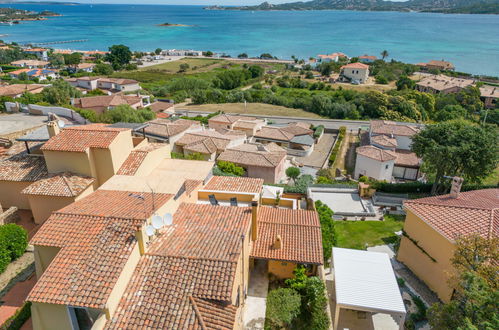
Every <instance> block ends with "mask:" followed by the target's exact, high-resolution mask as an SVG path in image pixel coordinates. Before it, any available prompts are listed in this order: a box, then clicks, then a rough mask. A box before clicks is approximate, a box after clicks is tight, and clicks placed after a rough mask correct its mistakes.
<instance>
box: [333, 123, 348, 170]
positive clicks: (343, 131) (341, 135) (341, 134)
mask: <svg viewBox="0 0 499 330" xmlns="http://www.w3.org/2000/svg"><path fill="white" fill-rule="evenodd" d="M346 131H347V128H346V127H345V126H341V127H340V132H339V134H338V138H337V139H336V143H335V145H334V148H333V151H332V152H331V155H330V156H329V165H331V166H332V165H333V164H334V161H335V160H336V156H337V154H338V151H339V150H340V147H341V143H342V142H343V139H344V138H345V134H346Z"/></svg>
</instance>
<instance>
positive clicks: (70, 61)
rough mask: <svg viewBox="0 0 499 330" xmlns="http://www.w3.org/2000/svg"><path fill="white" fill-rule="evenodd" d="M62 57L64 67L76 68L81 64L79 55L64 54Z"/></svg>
mask: <svg viewBox="0 0 499 330" xmlns="http://www.w3.org/2000/svg"><path fill="white" fill-rule="evenodd" d="M63 56H64V63H65V64H66V65H73V66H76V65H78V64H80V63H81V58H82V55H81V53H71V54H64V55H63Z"/></svg>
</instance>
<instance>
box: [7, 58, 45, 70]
mask: <svg viewBox="0 0 499 330" xmlns="http://www.w3.org/2000/svg"><path fill="white" fill-rule="evenodd" d="M10 64H11V65H13V66H18V67H21V68H28V69H35V68H39V69H46V68H48V66H49V64H50V62H47V61H39V60H19V61H14V62H10Z"/></svg>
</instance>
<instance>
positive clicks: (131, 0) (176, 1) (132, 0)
mask: <svg viewBox="0 0 499 330" xmlns="http://www.w3.org/2000/svg"><path fill="white" fill-rule="evenodd" d="M31 1H59V2H80V3H126V4H136V5H139V4H163V5H222V6H231V5H232V6H241V5H259V4H261V3H262V2H264V1H267V2H269V3H273V4H277V3H287V2H296V1H298V0H31ZM301 1H307V0H301ZM392 1H406V0H392Z"/></svg>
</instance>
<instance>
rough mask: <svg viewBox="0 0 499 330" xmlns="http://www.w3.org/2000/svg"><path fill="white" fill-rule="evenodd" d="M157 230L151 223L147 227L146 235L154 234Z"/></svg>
mask: <svg viewBox="0 0 499 330" xmlns="http://www.w3.org/2000/svg"><path fill="white" fill-rule="evenodd" d="M155 232H156V229H154V227H153V226H151V225H149V226H147V227H146V235H147V236H153V235H154V233H155Z"/></svg>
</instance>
